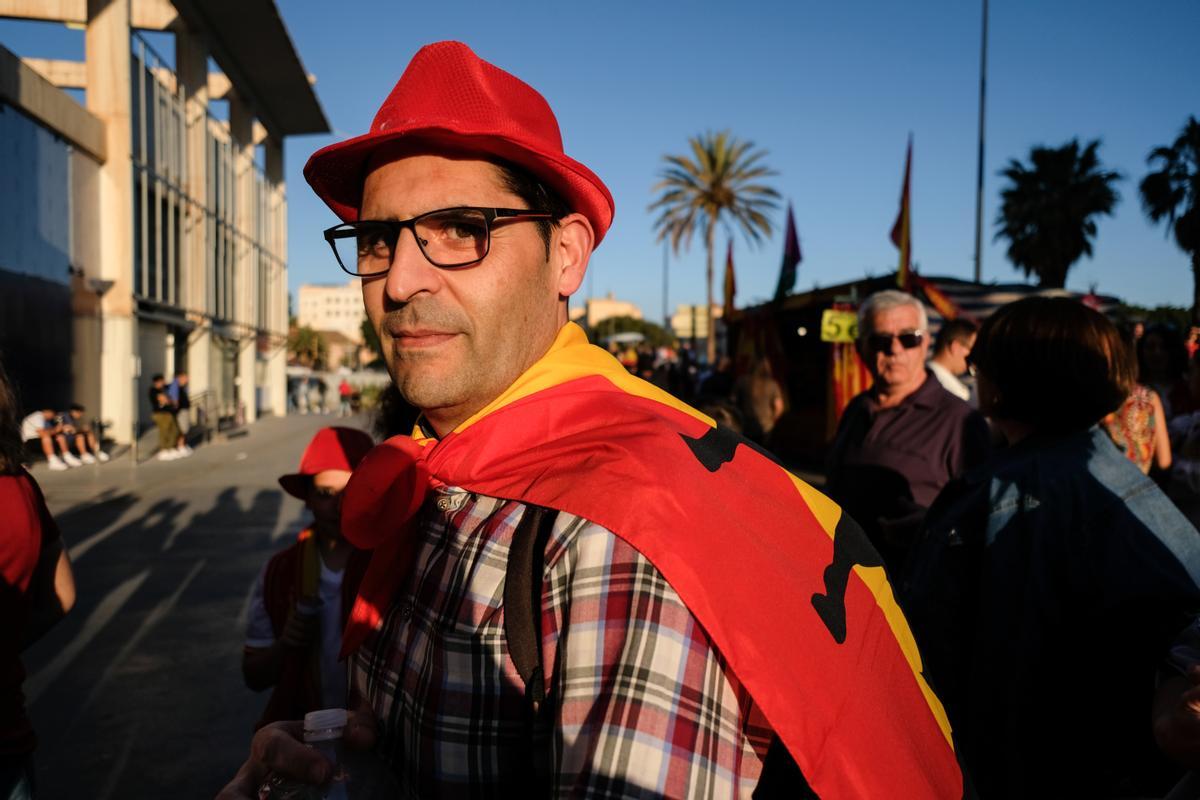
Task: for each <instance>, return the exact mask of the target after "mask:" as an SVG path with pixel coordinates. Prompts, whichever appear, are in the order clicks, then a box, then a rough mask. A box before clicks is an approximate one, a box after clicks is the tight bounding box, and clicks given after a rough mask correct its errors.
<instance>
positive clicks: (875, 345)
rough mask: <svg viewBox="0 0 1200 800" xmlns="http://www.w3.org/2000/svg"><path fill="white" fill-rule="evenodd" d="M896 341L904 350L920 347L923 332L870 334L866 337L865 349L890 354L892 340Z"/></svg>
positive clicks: (923, 338) (923, 336)
mask: <svg viewBox="0 0 1200 800" xmlns="http://www.w3.org/2000/svg"><path fill="white" fill-rule="evenodd" d="M893 339H897V340H899V342H900V346H901V347H903V348H904V349H905V350H912V349H913V348H914V347H920V346H921V342H923V341H924V340H925V333H924V332H923V331H906V332H904V333H872V334H871V335H870V336H868V337H867V349H868V350H870V351H871V352H873V353H890V352H892V340H893Z"/></svg>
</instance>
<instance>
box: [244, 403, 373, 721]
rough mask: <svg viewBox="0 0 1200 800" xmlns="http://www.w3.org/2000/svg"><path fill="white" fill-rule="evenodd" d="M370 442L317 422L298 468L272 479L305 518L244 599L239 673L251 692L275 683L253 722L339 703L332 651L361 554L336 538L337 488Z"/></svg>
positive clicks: (337, 666) (361, 566) (342, 677)
mask: <svg viewBox="0 0 1200 800" xmlns="http://www.w3.org/2000/svg"><path fill="white" fill-rule="evenodd" d="M373 446H374V442H373V441H372V440H371V437H370V436H368V435H367V434H366V433H364V432H363V431H360V430H355V429H353V428H337V427H333V428H322V429H321V430H319V431H317V433H316V435H315V436H313V438H312V441H311V442H309V443H308V447H307V449H305V451H304V456H303V457H302V458H301V459H300V470H299V472H296V473H293V474H290V475H284V476H283V477H281V478H280V479H279V485H280V486H282V487H283V489H284V491H286V492H287V493H288V494H290V495H292V496H293V497H298V498H300V499H301V500H303V501H304V504H305V506H307V507H308V509H309V511H311V512H312V515H313V521H312V524H311V525H310V526H308V527H307V528H305V529H304V530H303V531H301V532H300V535H299V536H298V537H297V538H296V541H295V542H293V543H292V544H291V545H289V546H288V547H287V548H286V549H284V550H282V551H280V552H278V553H276V554H275V555H274V556H272V557H271V560H270V561H268V562H267V565H266V567H264V568H263V571H262V573H260V575H259V578H258V583H257V584H256V585H255V587H254V595H253V597H252V598H251V602H250V619H249V623H248V624H247V626H246V645H245V650H244V651H243V654H242V675H243V676H244V677H245V680H246V685H247V686H249V687H250V688H251V689H253V690H255V691H262V690H263V689H267V688H269V687H272V686H273V687H275V690H274V691H273V692H272V693H271V699H270V700H269V701H267V707H266V709H265V710H264V712H263V716H262V719H260V720H259V722H258V727H262V726H263V725H265V724H267V723H268V722H274V721H276V720H281V719H301V718H303V716H304V715H305V714H306V713H307V712H309V711H314V710H316V709H320V708H338V707H343V706H345V704H346V685H347V682H346V667H345V664H344V663H342V662H340V661H339V660H338V651H339V650H340V649H341V643H342V630H343V628H344V627H345V624H346V616H347V615H348V614H349V613H350V608H351V607H352V606H353V604H354V596H355V595H356V594H357V592H358V584H359V582H360V580H361V579H362V574H363V571H364V570H365V569H366V563H367V553H366V552H364V551H362V550H356V549H355V548H354V547H353V546H352V545H351V544H350V543H349V542H347V541H346V540H345V539H344V538H342V534H341V524H340V512H341V493H342V489H344V488H345V486H346V482H347V481H348V480H350V473H351V472H352V471H353V470H354V468H355V466H357V465H358V462H359V461H361V460H362V458H363V456H365V455H366V454H367V451H369V450H370V449H371V448H372V447H373Z"/></svg>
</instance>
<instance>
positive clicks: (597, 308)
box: [570, 292, 642, 330]
mask: <svg viewBox="0 0 1200 800" xmlns="http://www.w3.org/2000/svg"><path fill="white" fill-rule="evenodd" d="M570 317H571V321H572V322H578V323H579V324H580V325H582V326H583V327H585V328H587V329H588V330H594V329H595V328H596V326H597V325H598V324H599V323H601V322H603V321H604V320H606V319H612V318H613V317H633V318H634V319H641V318H642V309H641V308H639V307H638V306H637V305H636V304H634V303H630V302H628V301H626V300H617V299H616V298H615V297H613V293H612V292H609V293H608V294H607V295H606V296H605V297H589V298H588V299H587V300H584V301H583V305H582V306H576V307H574V308H572V309H571V311H570Z"/></svg>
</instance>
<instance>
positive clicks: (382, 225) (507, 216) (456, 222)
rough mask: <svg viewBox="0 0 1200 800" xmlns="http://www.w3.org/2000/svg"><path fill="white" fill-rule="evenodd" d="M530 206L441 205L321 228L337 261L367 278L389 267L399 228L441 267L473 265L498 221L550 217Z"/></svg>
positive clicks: (482, 255)
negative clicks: (399, 215)
mask: <svg viewBox="0 0 1200 800" xmlns="http://www.w3.org/2000/svg"><path fill="white" fill-rule="evenodd" d="M552 218H553V217H552V215H551V214H546V213H544V212H541V211H534V210H532V209H528V208H476V207H474V206H461V207H458V208H439V209H437V210H436V211H428V212H426V213H424V214H420V215H418V216H415V217H413V218H412V219H402V220H391V219H366V220H359V221H358V222H347V223H344V224H342V225H334V226H333V227H332V228H329V229H327V230H326V231H325V241H327V242H329V246H330V247H331V248H332V249H333V255H334V258H336V259H337V262H338V266H340V267H341V268H342V269H343V270H345V271H346V272H348V273H350V274H351V275H354V276H357V277H360V278H370V277H373V276H376V275H383V274H384V273H386V272H387V271H388V270H389V269H391V266H392V258H393V257H394V256H395V254H396V243H397V242H398V241H399V240H400V231H402V230H404V229H405V228H408V229H410V230H411V231H412V233H413V237H414V238H415V239H416V240H417V246H418V247H419V248H420V249H421V253H422V255H424V256H425V259H426V260H427V261H428V262H429V263H430V264H433V265H434V266H435V267H440V268H441V269H455V268H457V267H468V266H470V265H472V264H477V263H479V262H480V261H482V260H483V259H484V258H486V257H487V254H488V252H489V251H490V250H491V247H492V225H494V224H495V223H497V222H510V221H511V222H519V221H525V220H538V219H552Z"/></svg>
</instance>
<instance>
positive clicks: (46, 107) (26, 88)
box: [0, 47, 129, 162]
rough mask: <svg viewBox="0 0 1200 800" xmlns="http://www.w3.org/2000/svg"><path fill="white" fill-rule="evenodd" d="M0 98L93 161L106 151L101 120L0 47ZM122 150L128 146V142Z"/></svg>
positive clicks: (105, 155)
mask: <svg viewBox="0 0 1200 800" xmlns="http://www.w3.org/2000/svg"><path fill="white" fill-rule="evenodd" d="M0 98H2V99H3V100H4V101H5V102H7V103H10V104H11V105H13V106H16V107H17V108H19V109H21V110H22V111H24V112H25V113H26V114H29V115H30V116H31V117H33V118H34V119H36V120H37V121H38V122H41V123H42V124H43V125H45V126H46V127H48V128H50V129H51V130H53V131H55V132H56V133H58V134H59V135H60V136H62V137H63V138H64V139H66V140H67V141H69V142H70V143H71V144H73V145H75V146H76V147H78V148H79V149H81V150H83V151H84V152H85V153H87V154H88V155H90V156H91V157H92V158H94V159H96V160H97V161H101V162H103V161H104V160H105V159H106V157H107V153H108V145H107V142H106V135H105V128H104V122H103V121H102V119H101V118H99V117H98V116H97V115H95V114H90V113H88V111H87V109H85V108H83V107H82V106H80V105H79V103H76V102H75V100H74V99H73V98H72V97H71V96H70V95H68V94H66V93H65V92H63V90H62V89H59V88H58V87H57V86H55V85H54V84H53V83H51V82H50V81H48V80H46V79H45V78H44V77H42V76H41V75H39V74H38V73H37V72H36V71H34V70H33V69H31V68H30V67H29V66H28V65H26V64H24V63H22V62H21V59H20V58H18V57H17V56H16V55H15V54H13V53H12V52H10V51H9V50H6V49H5V48H3V47H0ZM125 149H126V150H128V149H129V145H128V143H126V145H125Z"/></svg>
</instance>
